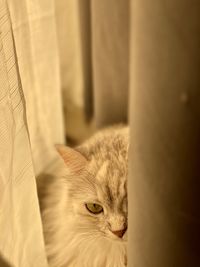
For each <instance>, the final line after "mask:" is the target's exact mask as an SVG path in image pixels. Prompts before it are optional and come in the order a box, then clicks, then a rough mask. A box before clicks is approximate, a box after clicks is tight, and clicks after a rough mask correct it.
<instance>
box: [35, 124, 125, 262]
mask: <svg viewBox="0 0 200 267" xmlns="http://www.w3.org/2000/svg"><path fill="white" fill-rule="evenodd" d="M128 147H129V129H128V127H125V126H118V127H111V128H108V129H105V130H100V131H99V132H97V133H96V134H94V136H92V137H91V138H89V140H87V141H85V142H84V143H83V144H82V145H80V146H78V147H77V148H75V149H73V148H69V147H66V146H64V145H59V146H57V147H56V148H57V151H58V152H59V155H60V156H61V158H62V160H63V161H64V164H63V168H62V169H60V170H59V172H57V174H56V177H54V176H46V177H43V181H42V180H41V181H42V182H41V181H40V182H39V183H38V195H39V202H40V208H41V215H42V223H43V230H44V239H45V244H46V251H47V256H48V260H49V264H50V266H51V267H124V266H127V248H126V246H127V172H128Z"/></svg>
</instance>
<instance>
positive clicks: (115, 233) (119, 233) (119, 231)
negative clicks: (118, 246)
mask: <svg viewBox="0 0 200 267" xmlns="http://www.w3.org/2000/svg"><path fill="white" fill-rule="evenodd" d="M126 230H127V227H125V228H124V229H121V230H118V231H112V233H113V234H114V235H116V236H118V237H119V238H122V237H123V235H124V234H125V232H126Z"/></svg>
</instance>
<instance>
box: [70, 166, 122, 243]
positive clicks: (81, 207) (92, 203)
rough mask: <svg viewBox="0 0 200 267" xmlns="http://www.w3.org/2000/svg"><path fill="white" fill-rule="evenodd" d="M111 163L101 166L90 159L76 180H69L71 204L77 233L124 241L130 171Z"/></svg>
mask: <svg viewBox="0 0 200 267" xmlns="http://www.w3.org/2000/svg"><path fill="white" fill-rule="evenodd" d="M111 164H112V163H111V162H109V161H106V162H104V163H103V164H102V165H100V166H99V164H95V162H90V163H89V164H88V166H87V167H86V169H85V171H84V172H83V173H82V174H80V175H79V176H78V177H76V179H73V180H70V179H68V181H67V182H68V190H69V191H68V193H69V199H70V203H69V204H68V205H69V211H70V213H71V216H72V217H73V218H74V228H76V230H77V231H78V232H83V233H86V232H87V233H88V236H91V237H92V236H95V237H96V238H98V237H103V238H106V239H109V240H112V241H114V242H124V241H126V240H127V233H126V230H127V190H126V180H127V177H126V175H127V173H124V172H123V171H122V172H120V170H119V169H118V170H116V169H113V166H111ZM121 167H122V168H124V167H125V166H121ZM122 173H123V176H122Z"/></svg>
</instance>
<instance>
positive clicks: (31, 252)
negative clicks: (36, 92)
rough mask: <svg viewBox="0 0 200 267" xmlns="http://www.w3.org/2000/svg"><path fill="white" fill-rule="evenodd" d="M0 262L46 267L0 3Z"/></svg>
mask: <svg viewBox="0 0 200 267" xmlns="http://www.w3.org/2000/svg"><path fill="white" fill-rule="evenodd" d="M0 31H1V34H0V229H1V230H0V255H2V257H3V258H4V259H5V260H3V258H2V259H1V260H0V265H1V266H4V265H5V266H6V265H7V264H6V261H7V262H8V263H10V264H11V266H14V267H28V266H35V267H45V266H47V263H46V259H45V253H44V242H43V238H42V227H41V220H40V215H39V207H38V199H37V193H36V183H35V175H34V171H33V165H32V157H31V150H30V142H29V136H28V129H27V124H26V113H25V101H24V96H23V92H22V88H21V82H20V78H19V72H18V66H17V63H16V54H15V48H14V43H13V36H12V29H11V24H10V17H9V13H8V9H7V6H6V2H5V0H1V1H0Z"/></svg>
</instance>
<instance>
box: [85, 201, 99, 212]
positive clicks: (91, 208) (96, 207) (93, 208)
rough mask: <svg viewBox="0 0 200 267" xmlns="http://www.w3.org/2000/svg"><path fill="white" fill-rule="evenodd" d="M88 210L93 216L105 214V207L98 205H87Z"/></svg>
mask: <svg viewBox="0 0 200 267" xmlns="http://www.w3.org/2000/svg"><path fill="white" fill-rule="evenodd" d="M85 206H86V208H87V210H88V211H89V212H91V213H93V214H99V213H101V212H103V207H102V206H101V205H99V204H96V203H86V204H85Z"/></svg>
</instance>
